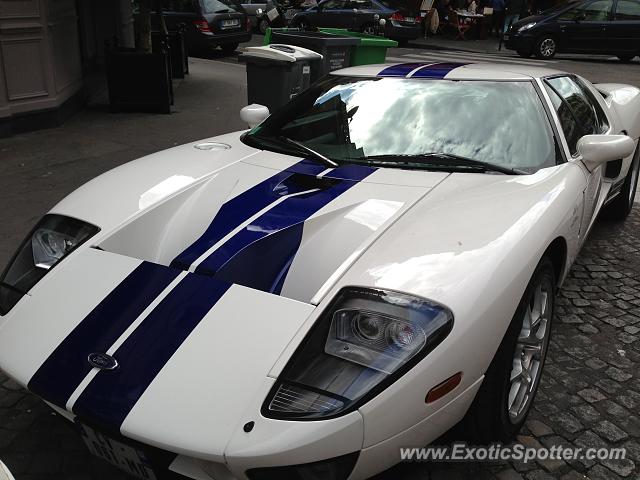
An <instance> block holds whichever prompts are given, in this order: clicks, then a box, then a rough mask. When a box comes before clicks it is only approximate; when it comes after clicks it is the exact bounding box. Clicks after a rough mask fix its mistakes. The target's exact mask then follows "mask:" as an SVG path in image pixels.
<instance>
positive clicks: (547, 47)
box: [540, 38, 556, 57]
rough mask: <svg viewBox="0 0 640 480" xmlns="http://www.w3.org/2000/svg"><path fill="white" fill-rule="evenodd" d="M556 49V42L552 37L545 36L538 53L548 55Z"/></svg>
mask: <svg viewBox="0 0 640 480" xmlns="http://www.w3.org/2000/svg"><path fill="white" fill-rule="evenodd" d="M555 51H556V42H555V41H554V40H553V39H552V38H545V39H544V40H543V41H542V43H541V44H540V53H541V54H542V56H543V57H550V56H551V55H553V54H554V53H555Z"/></svg>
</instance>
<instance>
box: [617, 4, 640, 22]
mask: <svg viewBox="0 0 640 480" xmlns="http://www.w3.org/2000/svg"><path fill="white" fill-rule="evenodd" d="M614 20H617V21H624V20H640V1H638V0H618V6H617V7H616V16H615V18H614Z"/></svg>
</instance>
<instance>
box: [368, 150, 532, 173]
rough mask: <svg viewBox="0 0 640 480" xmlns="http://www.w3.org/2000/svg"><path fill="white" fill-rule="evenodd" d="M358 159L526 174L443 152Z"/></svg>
mask: <svg viewBox="0 0 640 480" xmlns="http://www.w3.org/2000/svg"><path fill="white" fill-rule="evenodd" d="M434 159H435V160H436V161H435V162H432V161H431V160H434ZM358 160H369V161H373V162H376V161H385V160H386V161H388V162H389V164H390V166H391V164H392V163H393V162H394V161H396V162H399V163H402V164H406V165H411V166H412V167H413V168H420V163H418V162H411V161H410V160H420V161H421V162H424V167H434V166H435V167H450V168H454V167H458V168H469V169H472V170H479V171H482V172H499V173H504V174H506V175H528V173H527V172H525V171H524V170H518V169H517V168H509V167H502V166H500V165H496V164H494V163H489V162H483V161H481V160H474V159H473V158H467V157H463V156H461V155H454V154H451V153H443V152H432V153H419V154H397V155H393V154H386V155H372V156H368V157H361V158H359V159H358Z"/></svg>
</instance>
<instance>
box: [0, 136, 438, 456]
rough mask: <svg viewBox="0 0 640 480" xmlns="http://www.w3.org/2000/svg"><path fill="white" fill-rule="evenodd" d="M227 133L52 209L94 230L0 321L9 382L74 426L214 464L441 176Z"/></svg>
mask: <svg viewBox="0 0 640 480" xmlns="http://www.w3.org/2000/svg"><path fill="white" fill-rule="evenodd" d="M215 140H216V141H217V142H220V141H221V140H225V139H224V138H223V139H220V138H218V139H215ZM227 140H228V142H229V143H228V144H227V147H212V146H211V145H210V144H208V145H203V143H202V142H201V143H199V144H191V145H187V146H183V147H180V148H177V149H173V150H169V151H167V152H163V153H161V154H157V155H154V156H150V157H147V158H145V159H142V160H139V161H136V162H132V163H131V164H128V165H126V166H123V167H120V168H118V169H116V170H114V171H111V172H109V173H107V174H105V175H103V176H102V177H100V178H98V179H95V180H94V181H92V182H90V183H89V184H87V185H85V186H84V187H82V188H81V189H80V190H78V191H77V192H75V193H74V194H72V195H71V196H69V197H68V198H67V199H65V200H64V201H63V202H61V203H60V204H59V205H57V206H56V207H55V208H54V210H53V212H55V213H58V214H63V215H68V216H72V217H77V218H82V219H83V220H86V221H89V222H92V223H94V224H96V225H97V226H99V227H100V229H101V230H100V233H99V234H98V235H96V236H95V237H94V238H92V239H91V240H90V242H87V243H86V244H84V245H83V246H81V247H80V248H78V249H77V250H76V251H74V252H73V253H72V254H70V255H69V256H68V258H66V259H65V260H64V261H62V262H61V263H60V264H59V265H57V266H56V267H55V268H54V269H52V270H51V271H50V272H49V273H48V274H47V275H46V276H45V277H44V278H43V279H42V280H41V281H40V282H39V283H38V284H37V285H36V286H35V287H34V288H33V289H32V290H31V291H30V292H29V295H28V296H27V297H25V298H23V299H22V300H21V301H20V302H19V303H18V304H17V305H16V307H15V308H14V309H13V310H12V311H11V312H10V313H9V315H7V316H6V317H3V318H0V365H1V366H2V368H3V369H4V370H5V371H6V372H7V373H8V374H9V375H10V376H12V377H13V378H15V379H16V380H18V381H19V382H20V383H22V384H24V385H28V388H29V389H30V390H31V391H32V392H34V393H36V394H37V395H39V396H41V397H42V398H44V399H45V400H47V401H48V402H50V403H51V404H53V405H55V406H57V407H58V408H60V409H66V411H68V412H72V413H73V414H74V415H77V416H78V418H79V419H80V421H82V422H86V423H89V424H91V425H97V426H99V427H100V428H102V429H105V430H107V431H111V432H120V433H123V434H124V435H126V436H128V437H131V438H134V439H138V440H141V441H144V442H147V443H150V444H152V445H156V446H160V447H163V448H167V449H171V450H174V451H178V452H189V454H191V455H196V456H200V457H207V458H216V459H222V458H223V454H224V450H225V446H226V444H227V442H228V441H229V439H230V438H231V436H232V434H233V432H234V431H235V429H236V428H237V426H238V424H239V423H240V422H241V421H242V420H243V414H244V412H245V411H246V410H247V409H249V408H250V406H254V407H255V405H253V403H252V402H255V401H256V398H258V399H261V398H264V394H265V393H266V392H265V391H264V390H265V388H266V389H268V387H269V386H270V385H271V384H272V383H273V378H271V377H270V376H269V372H270V370H271V368H272V367H273V365H274V364H275V363H276V361H277V359H279V358H280V357H281V355H282V353H283V351H285V349H286V347H287V346H288V345H289V344H290V343H291V341H292V339H293V338H294V337H295V335H296V333H297V332H298V330H299V329H300V328H301V326H302V325H303V324H304V323H305V321H307V320H308V318H309V317H310V315H312V313H313V312H314V311H315V310H316V307H315V305H316V304H317V303H318V300H317V299H318V298H322V296H323V292H324V293H326V291H327V290H328V289H330V288H331V287H332V286H333V285H334V284H335V283H336V282H337V281H338V280H339V278H340V277H341V276H342V275H343V274H344V272H345V271H346V270H348V268H349V267H350V266H351V265H352V264H353V262H355V261H356V260H357V258H359V257H360V256H361V255H362V253H363V252H364V251H366V250H367V249H368V248H369V247H370V245H372V244H373V243H375V241H376V239H377V238H379V236H380V235H381V234H382V233H383V232H384V231H386V230H387V229H388V228H389V227H390V226H391V225H392V224H393V223H394V222H395V221H397V219H398V218H400V216H402V215H403V214H404V213H405V212H406V211H408V210H409V209H411V208H412V206H413V205H415V203H416V202H418V201H419V200H420V199H422V198H423V197H424V196H425V195H427V194H428V193H429V192H430V191H431V189H432V188H433V187H434V186H436V185H437V184H439V183H440V182H442V181H443V180H444V179H445V178H446V177H447V176H448V174H446V173H442V172H406V171H397V170H396V171H394V170H389V169H384V170H377V169H374V168H369V167H356V166H348V167H342V168H337V169H327V168H326V167H325V166H324V165H319V164H317V163H314V162H310V161H308V160H304V159H301V158H295V157H291V156H286V155H280V154H275V153H271V152H260V151H256V150H253V149H248V148H247V147H244V146H243V145H242V144H240V143H234V141H233V140H232V139H231V138H227ZM198 145H199V148H194V147H196V146H198ZM228 147H230V148H228ZM213 148H221V149H220V150H214V149H213ZM234 150H236V153H235V155H232V154H231V152H232V151H234ZM34 332H38V333H37V335H34ZM27 350H28V352H29V353H28V355H25V354H24V352H25V351H27ZM92 354H99V355H100V356H103V355H105V354H106V355H108V356H110V357H111V358H113V359H115V360H116V362H117V364H118V365H117V367H116V368H115V369H114V370H101V369H98V368H94V367H95V363H94V364H91V363H90V362H89V361H88V358H89V356H91V355H92ZM259 401H261V400H259ZM252 411H253V412H255V409H253V410H252ZM212 432H213V433H212Z"/></svg>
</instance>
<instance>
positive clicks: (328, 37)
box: [271, 29, 360, 82]
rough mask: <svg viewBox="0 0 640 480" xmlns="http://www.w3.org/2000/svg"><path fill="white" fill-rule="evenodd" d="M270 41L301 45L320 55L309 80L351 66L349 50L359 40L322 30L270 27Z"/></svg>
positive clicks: (312, 80) (314, 79)
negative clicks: (309, 30)
mask: <svg viewBox="0 0 640 480" xmlns="http://www.w3.org/2000/svg"><path fill="white" fill-rule="evenodd" d="M271 42H273V43H279V44H287V45H296V46H298V47H303V48H306V49H309V50H313V51H314V52H318V53H320V54H321V55H322V57H323V60H322V63H320V64H318V66H319V67H320V68H319V69H312V71H311V82H315V81H316V80H317V79H318V78H320V77H322V76H323V75H326V74H327V73H329V72H332V71H334V70H339V69H341V68H346V67H350V66H351V51H352V50H353V48H354V47H356V46H357V45H359V43H360V40H359V39H357V38H353V37H349V36H339V35H332V34H329V33H324V32H307V31H300V30H297V31H296V30H284V29H272V30H271Z"/></svg>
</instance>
